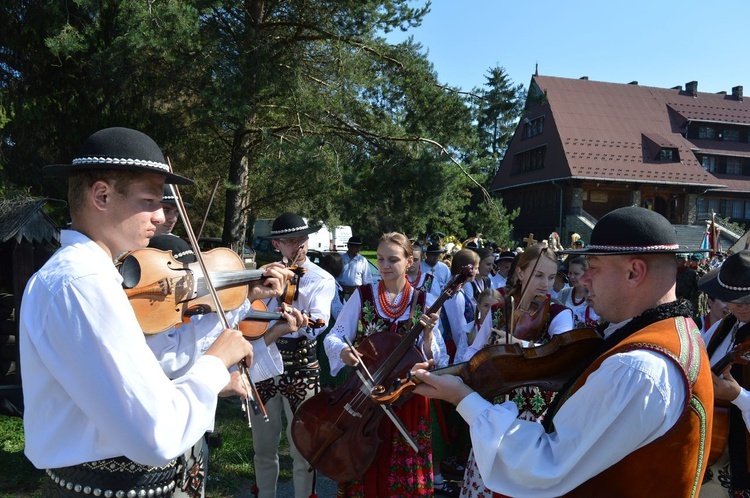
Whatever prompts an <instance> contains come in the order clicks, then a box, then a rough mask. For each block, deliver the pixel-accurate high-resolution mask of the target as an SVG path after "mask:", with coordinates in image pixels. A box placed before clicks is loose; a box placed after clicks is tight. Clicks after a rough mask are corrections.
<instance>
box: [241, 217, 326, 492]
mask: <svg viewBox="0 0 750 498" xmlns="http://www.w3.org/2000/svg"><path fill="white" fill-rule="evenodd" d="M317 230H318V227H310V226H308V225H307V223H306V222H305V221H304V219H303V218H302V217H300V216H298V215H296V214H293V213H284V214H282V215H280V216H279V217H277V218H276V220H274V223H273V225H272V230H271V235H270V237H269V238H293V237H300V236H303V235H307V234H308V233H312V232H316V231H317ZM302 266H303V267H304V268H305V269H306V270H307V271H306V273H305V274H304V275H303V276H302V277H301V278H300V280H299V285H298V287H297V293H296V297H295V298H294V300H293V301H292V304H291V306H292V307H293V308H296V309H298V310H301V311H305V312H306V313H307V314H308V315H309V316H310V317H311V318H313V319H322V320H323V321H324V322H325V325H324V326H323V327H321V328H318V329H313V328H310V327H308V328H301V329H299V330H298V331H296V332H292V333H289V334H286V335H284V336H282V337H280V338H278V339H277V340H276V346H277V347H278V348H279V351H280V352H281V357H282V359H283V361H284V372H283V373H282V374H281V375H277V376H275V377H273V378H270V379H268V380H265V381H263V382H258V383H256V387H257V388H258V392H259V394H260V397H261V400H262V401H263V403H264V404H265V407H266V412H267V414H268V418H269V421H268V422H265V421H264V419H263V416H262V415H255V414H253V415H252V431H253V450H254V452H255V456H254V458H253V462H254V464H255V475H256V482H257V485H256V486H257V487H254V488H253V492H254V493H257V496H259V497H261V498H275V497H276V485H277V482H278V477H279V455H278V450H279V441H280V438H281V430H282V412H283V414H284V415H285V418H286V420H287V421H288V422H287V436H288V439H289V453H290V454H291V456H292V459H293V461H294V463H293V468H294V470H293V478H294V489H295V493H296V495H297V496H309V495H310V494H312V493H313V492H314V486H315V484H314V480H315V474H314V473H313V472H310V471H309V467H310V465H309V464H308V463H307V461H306V460H305V459H304V458H303V457H302V455H300V453H299V452H298V451H297V448H296V446H295V445H294V442H293V441H292V437H291V429H290V427H289V425H290V422H291V420H292V418H293V416H294V412H295V411H296V410H297V408H298V407H299V405H300V404H301V403H302V402H303V401H305V400H306V399H307V398H309V397H311V396H313V395H315V394H317V393H318V392H319V391H320V365H319V363H318V358H317V355H316V350H317V349H316V344H317V338H318V334H319V333H321V332H322V331H323V330H325V328H326V326H327V325H328V321H329V319H330V317H331V302H332V301H333V299H334V295H335V294H336V282H335V280H334V278H333V276H331V274H330V273H328V272H327V271H325V270H324V269H322V268H321V267H319V266H318V265H316V264H315V263H313V262H312V261H310V259H309V258H307V257H305V261H304V263H303V264H302ZM268 304H269V306H268V307H269V309H271V308H275V307H276V304H277V303H276V302H275V301H273V300H272V301H271V302H270V303H268ZM274 323H275V322H271V324H269V327H272V326H273V324H274Z"/></svg>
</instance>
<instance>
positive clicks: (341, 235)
mask: <svg viewBox="0 0 750 498" xmlns="http://www.w3.org/2000/svg"><path fill="white" fill-rule="evenodd" d="M351 236H352V227H350V226H349V225H339V226H337V227H333V230H331V251H335V252H346V243H347V242H349V239H350V238H351Z"/></svg>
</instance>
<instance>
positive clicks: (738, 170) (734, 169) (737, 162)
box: [727, 157, 742, 175]
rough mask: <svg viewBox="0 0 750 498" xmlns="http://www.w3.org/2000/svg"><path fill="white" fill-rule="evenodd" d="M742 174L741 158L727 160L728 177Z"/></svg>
mask: <svg viewBox="0 0 750 498" xmlns="http://www.w3.org/2000/svg"><path fill="white" fill-rule="evenodd" d="M741 174H742V159H740V158H739V157H728V158H727V175H741Z"/></svg>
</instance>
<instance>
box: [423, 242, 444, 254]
mask: <svg viewBox="0 0 750 498" xmlns="http://www.w3.org/2000/svg"><path fill="white" fill-rule="evenodd" d="M444 252H445V249H443V248H442V247H440V246H439V245H437V244H430V245H429V246H427V250H425V254H443V253H444Z"/></svg>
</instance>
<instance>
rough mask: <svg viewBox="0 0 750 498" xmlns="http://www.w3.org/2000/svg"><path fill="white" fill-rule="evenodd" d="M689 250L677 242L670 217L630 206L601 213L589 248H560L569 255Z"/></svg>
mask: <svg viewBox="0 0 750 498" xmlns="http://www.w3.org/2000/svg"><path fill="white" fill-rule="evenodd" d="M685 251H689V249H686V248H684V247H683V248H682V249H680V245H679V244H678V243H677V233H676V232H675V229H674V227H673V226H672V224H671V223H669V220H667V219H666V218H665V217H664V216H662V215H660V214H659V213H657V212H655V211H651V210H649V209H645V208H642V207H636V206H630V207H623V208H619V209H615V210H614V211H610V212H609V213H607V214H605V215H604V216H602V217H601V218H600V219H599V221H598V222H597V223H596V225H595V226H594V230H593V231H592V232H591V239H590V241H589V245H588V247H586V248H584V249H578V250H574V249H567V250H563V251H559V252H561V253H566V254H585V255H592V256H606V255H609V254H612V255H615V254H659V253H678V252H685Z"/></svg>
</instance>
